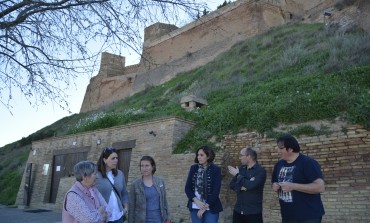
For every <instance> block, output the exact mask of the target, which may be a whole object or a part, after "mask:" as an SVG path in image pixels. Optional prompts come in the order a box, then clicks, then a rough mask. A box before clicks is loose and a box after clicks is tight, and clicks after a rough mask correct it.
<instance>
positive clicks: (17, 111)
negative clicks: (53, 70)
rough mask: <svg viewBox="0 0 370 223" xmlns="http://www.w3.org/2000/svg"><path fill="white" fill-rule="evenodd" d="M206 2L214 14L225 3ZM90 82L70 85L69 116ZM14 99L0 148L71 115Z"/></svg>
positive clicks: (1, 128)
mask: <svg viewBox="0 0 370 223" xmlns="http://www.w3.org/2000/svg"><path fill="white" fill-rule="evenodd" d="M207 2H208V5H209V8H210V9H211V10H212V11H213V10H215V9H216V8H217V6H218V5H221V4H222V3H223V2H224V0H209V1H207ZM228 2H229V1H228ZM123 56H125V57H126V66H128V65H132V64H137V63H139V58H140V57H139V56H138V55H135V54H131V55H129V54H127V55H123ZM96 74H97V73H96ZM96 74H95V75H96ZM89 81H90V77H88V76H87V75H86V76H81V77H79V78H78V79H77V80H76V86H74V85H71V86H72V87H71V88H70V89H69V91H68V92H67V93H68V95H69V97H68V98H67V101H68V102H69V109H70V111H71V112H72V114H76V113H79V112H80V109H81V105H82V101H83V98H84V96H85V91H86V88H87V86H88V84H89ZM13 99H14V100H13V102H12V103H13V104H12V105H13V108H12V109H11V112H12V113H13V114H11V113H10V112H9V111H7V110H5V108H4V107H2V108H1V116H0V132H1V136H0V147H3V146H5V145H7V144H9V143H13V142H15V141H18V140H20V139H22V138H23V137H27V136H29V135H31V134H32V133H35V132H36V131H38V130H40V129H42V128H44V127H46V126H48V125H51V124H53V123H54V122H56V121H58V120H60V119H62V118H64V117H66V116H70V115H72V114H70V113H69V112H67V111H64V110H62V109H61V108H60V107H59V106H58V105H55V104H52V103H51V102H49V104H47V105H40V106H38V107H36V108H34V107H32V106H31V105H30V104H29V102H28V101H27V100H26V99H25V98H23V97H21V96H17V95H13Z"/></svg>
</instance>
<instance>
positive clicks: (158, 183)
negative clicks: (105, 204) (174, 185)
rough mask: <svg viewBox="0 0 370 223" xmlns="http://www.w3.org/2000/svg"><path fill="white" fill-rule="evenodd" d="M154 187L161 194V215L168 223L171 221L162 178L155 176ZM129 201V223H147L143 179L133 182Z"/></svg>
mask: <svg viewBox="0 0 370 223" xmlns="http://www.w3.org/2000/svg"><path fill="white" fill-rule="evenodd" d="M153 185H154V187H155V189H156V190H157V192H158V193H159V200H160V208H161V214H162V218H163V220H164V222H166V220H167V219H169V212H168V203H167V196H166V187H165V184H164V181H163V180H162V178H160V177H157V176H153ZM129 199H130V202H129V209H128V222H129V223H145V218H146V214H145V213H146V198H145V193H144V183H143V180H142V178H141V177H140V178H138V179H136V180H135V181H134V182H132V184H131V188H130V195H129Z"/></svg>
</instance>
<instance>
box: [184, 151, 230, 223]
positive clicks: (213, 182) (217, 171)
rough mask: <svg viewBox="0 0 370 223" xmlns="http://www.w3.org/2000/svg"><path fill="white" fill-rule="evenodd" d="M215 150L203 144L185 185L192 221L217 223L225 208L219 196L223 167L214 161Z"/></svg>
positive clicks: (196, 222) (194, 222) (196, 154)
mask: <svg viewBox="0 0 370 223" xmlns="http://www.w3.org/2000/svg"><path fill="white" fill-rule="evenodd" d="M214 159H215V152H214V151H213V149H212V148H211V147H209V146H201V147H200V148H198V149H197V151H196V153H195V159H194V162H195V164H193V165H192V166H191V167H190V170H189V174H188V178H187V180H186V185H185V193H186V196H187V197H188V199H189V200H188V205H187V207H188V208H189V210H190V217H191V221H192V223H217V222H218V219H219V213H220V212H221V211H222V210H223V209H222V204H221V201H220V198H219V195H220V191H221V168H220V167H218V166H217V165H215V164H214V163H213V160H214Z"/></svg>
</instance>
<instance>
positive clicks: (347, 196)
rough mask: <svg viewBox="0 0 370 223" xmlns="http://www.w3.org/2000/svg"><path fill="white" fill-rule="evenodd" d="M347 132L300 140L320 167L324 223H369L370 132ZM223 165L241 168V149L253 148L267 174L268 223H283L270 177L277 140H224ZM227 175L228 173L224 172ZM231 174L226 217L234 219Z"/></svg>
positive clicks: (254, 136)
mask: <svg viewBox="0 0 370 223" xmlns="http://www.w3.org/2000/svg"><path fill="white" fill-rule="evenodd" d="M347 130H348V132H347V133H343V132H336V133H333V134H331V135H328V136H317V137H302V138H298V142H299V143H300V145H301V151H302V153H304V154H306V155H309V156H311V157H313V158H315V159H316V160H317V161H318V162H319V163H320V165H321V168H322V171H323V174H324V180H325V183H326V191H325V192H324V193H323V194H322V200H323V203H324V207H325V211H326V214H325V216H324V218H323V222H324V223H325V222H332V223H340V222H343V223H345V222H364V223H365V222H370V215H369V212H370V187H369V185H370V162H369V160H370V137H369V136H370V132H369V131H368V130H365V129H363V128H362V127H361V126H350V127H348V128H347ZM222 145H223V148H224V150H225V155H224V164H225V165H227V164H232V165H234V166H235V165H239V158H238V154H239V151H240V149H242V148H243V147H246V146H253V147H254V148H256V150H257V154H258V160H259V163H260V164H261V165H263V166H264V167H265V168H266V170H267V181H266V185H265V191H264V220H265V222H280V212H279V211H280V209H279V208H280V207H279V203H278V200H277V196H276V194H275V193H273V192H272V190H271V186H270V185H271V183H270V182H271V173H272V169H273V165H274V164H275V163H276V162H277V161H278V158H279V157H278V153H277V150H276V142H275V139H266V138H261V137H258V135H257V134H253V133H249V134H240V135H237V136H225V139H224V141H223V143H222ZM224 170H225V171H226V169H225V168H224ZM230 180H231V177H230V175H229V174H227V173H226V174H225V178H224V179H223V185H222V186H223V187H222V194H223V195H224V196H223V204H224V206H226V207H227V209H226V210H225V212H224V216H225V217H226V216H228V215H231V209H229V207H232V205H233V204H234V200H235V195H234V194H233V191H231V190H229V189H228V182H229V181H230Z"/></svg>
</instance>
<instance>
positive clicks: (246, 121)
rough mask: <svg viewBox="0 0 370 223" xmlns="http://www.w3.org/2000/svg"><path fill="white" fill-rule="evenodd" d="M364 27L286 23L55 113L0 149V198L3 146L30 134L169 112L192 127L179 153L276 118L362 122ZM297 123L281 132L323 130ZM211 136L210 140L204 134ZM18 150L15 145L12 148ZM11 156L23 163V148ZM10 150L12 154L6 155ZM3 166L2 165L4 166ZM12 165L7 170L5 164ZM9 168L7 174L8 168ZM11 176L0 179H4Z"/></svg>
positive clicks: (366, 96) (367, 100) (268, 128)
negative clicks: (161, 80)
mask: <svg viewBox="0 0 370 223" xmlns="http://www.w3.org/2000/svg"><path fill="white" fill-rule="evenodd" d="M369 39H370V38H369V34H365V33H362V32H361V31H356V30H353V31H352V32H350V33H340V32H338V31H337V29H336V27H328V26H323V25H322V24H311V25H307V24H306V25H303V24H291V25H286V26H282V27H279V28H277V29H274V30H271V31H270V32H268V33H266V34H263V35H260V36H257V37H255V38H252V39H249V40H246V41H244V42H241V43H239V44H237V45H235V46H234V47H233V48H232V49H231V50H230V51H228V52H226V53H224V54H222V55H220V56H219V57H218V58H217V59H215V60H214V61H212V62H211V63H209V64H207V65H205V66H203V67H200V68H198V69H195V70H193V71H191V72H187V73H184V74H181V75H178V77H177V78H174V79H172V80H171V81H169V82H167V83H165V84H163V85H161V86H157V87H152V88H150V89H148V90H146V91H144V92H141V93H138V94H136V95H134V96H132V97H130V98H128V99H125V100H121V101H119V102H116V103H114V104H112V105H110V106H108V107H105V108H102V109H101V110H100V111H95V112H90V113H84V114H76V115H73V116H70V117H66V118H63V119H62V120H59V121H58V122H56V123H54V124H53V125H50V126H47V127H45V128H43V129H41V130H39V131H38V132H36V133H34V134H32V135H30V136H29V137H27V138H24V139H22V140H20V141H19V142H16V143H13V144H10V145H7V146H5V147H3V148H1V149H0V151H1V153H0V160H1V161H0V167H1V168H2V170H1V169H0V179H1V183H0V187H1V188H16V190H14V191H13V192H9V193H8V196H3V195H0V203H5V204H12V202H13V203H14V200H15V196H16V191H17V190H18V187H19V186H18V185H19V183H20V177H21V174H22V171H18V173H17V174H15V172H14V168H10V169H9V168H8V167H9V166H14V165H15V164H14V163H13V164H10V163H5V162H4V161H3V160H6V159H4V157H5V155H6V156H9V153H10V152H9V153H8V152H4V151H13V152H15V151H17V148H24V146H27V145H28V146H29V144H30V142H31V141H32V140H40V139H43V138H47V137H50V136H52V135H54V134H56V135H57V136H61V135H65V134H71V133H79V132H84V131H91V130H95V129H100V128H107V127H111V126H115V125H123V124H127V123H130V122H137V121H143V120H150V119H153V118H160V117H168V116H177V117H182V118H185V119H189V120H193V121H195V122H196V123H197V126H196V127H195V128H194V129H192V130H191V131H190V132H189V134H188V135H187V136H186V137H185V138H183V139H182V140H181V141H180V143H179V145H178V146H177V148H176V152H178V153H180V152H183V151H185V150H193V149H194V148H197V147H198V146H199V145H201V144H205V143H207V144H213V145H214V144H215V143H217V142H219V141H220V140H221V139H222V136H223V135H224V134H228V133H237V132H239V131H246V130H247V131H258V132H260V133H263V134H268V135H269V136H275V135H276V134H280V133H279V132H274V131H273V129H274V128H275V127H278V126H279V124H282V123H283V124H293V123H303V122H307V121H312V120H322V119H328V120H333V119H335V118H338V117H339V118H341V119H343V120H345V121H348V122H350V123H358V124H362V125H364V126H366V127H369V126H370V122H369V117H368V116H369V115H368V114H370V84H369V83H370V41H368V40H369ZM189 94H195V95H197V96H199V97H203V98H205V99H206V100H207V101H208V104H209V106H208V107H207V108H202V109H198V110H195V111H193V112H186V111H184V110H183V109H182V108H181V107H180V105H179V101H180V99H181V97H183V96H186V95H189ZM326 129H327V128H326V127H325V126H322V127H321V128H320V129H315V128H313V127H312V126H307V125H301V126H298V127H296V128H295V129H290V130H289V131H290V132H292V133H294V134H296V135H299V134H306V135H314V134H322V133H325V131H326ZM211 138H212V139H215V140H213V141H212V142H210V139H211ZM19 151H21V150H20V149H19ZM22 151H24V152H23V153H24V154H25V155H18V156H19V157H22V158H20V159H16V160H15V161H14V162H18V164H19V165H18V166H24V162H25V161H26V158H27V155H28V151H29V150H24V149H23V150H22ZM12 156H13V155H12ZM5 167H7V168H5ZM11 169H13V172H11V171H10V170H11ZM12 174H13V175H12ZM9 177H10V178H14V179H16V180H13V181H12V182H10V181H5V180H4V179H5V178H9Z"/></svg>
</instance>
